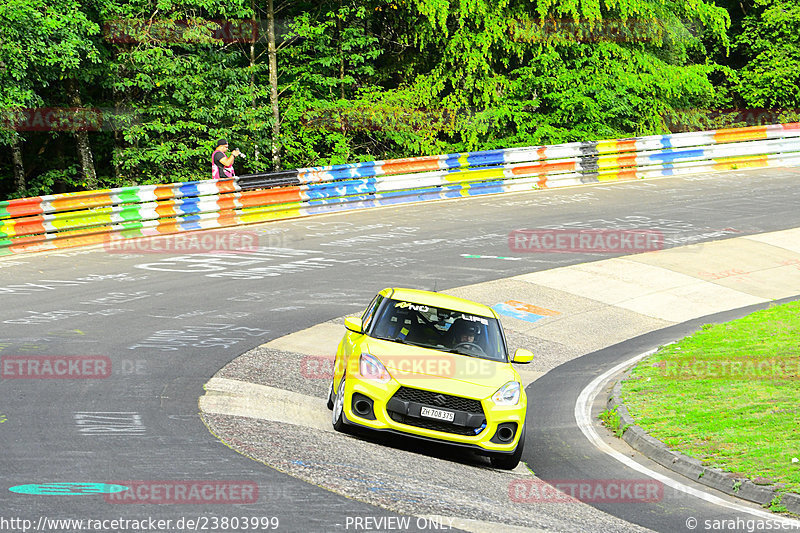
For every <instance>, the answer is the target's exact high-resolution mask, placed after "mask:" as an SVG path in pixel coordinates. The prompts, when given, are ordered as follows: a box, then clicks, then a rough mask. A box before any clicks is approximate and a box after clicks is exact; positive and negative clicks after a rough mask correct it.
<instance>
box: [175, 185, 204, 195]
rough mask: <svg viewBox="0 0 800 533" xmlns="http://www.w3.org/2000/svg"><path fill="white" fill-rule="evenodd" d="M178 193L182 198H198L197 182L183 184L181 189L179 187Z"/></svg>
mask: <svg viewBox="0 0 800 533" xmlns="http://www.w3.org/2000/svg"><path fill="white" fill-rule="evenodd" d="M178 191H179V192H180V194H181V196H197V194H198V193H199V191H198V187H197V182H196V181H190V182H187V183H181V185H180V187H178Z"/></svg>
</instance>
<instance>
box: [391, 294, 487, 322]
mask: <svg viewBox="0 0 800 533" xmlns="http://www.w3.org/2000/svg"><path fill="white" fill-rule="evenodd" d="M381 294H383V295H384V296H386V297H387V298H392V299H393V300H402V301H405V302H411V303H416V304H422V305H430V306H431V307H442V308H445V309H452V310H454V311H461V312H463V313H469V314H471V315H478V316H484V317H488V318H496V316H495V314H494V311H492V308H491V307H489V306H487V305H483V304H479V303H478V302H473V301H472V300H467V299H465V298H459V297H457V296H450V295H449V294H442V293H439V292H431V291H423V290H419V289H404V288H400V287H390V288H386V289H384V290H382V291H381Z"/></svg>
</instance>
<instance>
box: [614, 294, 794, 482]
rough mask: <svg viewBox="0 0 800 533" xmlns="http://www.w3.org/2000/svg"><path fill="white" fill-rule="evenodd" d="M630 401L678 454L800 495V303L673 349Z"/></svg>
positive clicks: (656, 359) (634, 376)
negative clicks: (793, 460)
mask: <svg viewBox="0 0 800 533" xmlns="http://www.w3.org/2000/svg"><path fill="white" fill-rule="evenodd" d="M622 398H623V401H624V402H625V405H626V407H627V408H628V411H629V412H630V414H631V416H633V417H634V418H635V419H636V422H637V424H638V425H639V426H641V427H642V428H643V429H644V430H645V431H647V432H648V433H649V434H650V435H652V436H653V437H655V438H657V439H659V440H661V441H662V442H664V443H665V444H666V445H667V446H668V447H669V448H671V449H673V450H676V451H679V452H681V453H684V454H686V455H689V456H692V457H696V458H697V459H699V460H701V461H702V462H703V464H704V465H707V466H710V467H716V468H720V469H723V470H726V471H729V472H733V473H735V474H737V475H740V476H743V477H746V478H749V479H750V480H752V481H753V482H754V483H757V484H771V483H782V484H785V490H788V491H792V492H798V493H800V461H798V462H792V459H793V458H795V459H800V301H798V302H792V303H788V304H784V305H780V306H773V307H770V308H769V309H765V310H763V311H758V312H756V313H753V314H751V315H748V316H746V317H743V318H741V319H739V320H735V321H733V322H728V323H726V324H716V325H711V324H706V325H704V326H703V327H702V328H701V329H700V330H699V331H697V332H696V333H695V334H693V335H691V336H689V337H686V338H684V339H682V340H681V341H679V342H677V343H675V344H671V345H668V346H663V347H662V348H661V349H660V350H659V351H658V352H657V353H655V354H653V355H652V356H650V357H648V358H647V359H644V360H643V361H641V362H640V363H639V364H638V365H637V366H636V368H635V369H634V370H633V372H632V373H631V377H630V379H629V380H627V381H625V382H624V383H623V385H622Z"/></svg>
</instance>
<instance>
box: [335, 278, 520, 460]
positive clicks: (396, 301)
mask: <svg viewBox="0 0 800 533" xmlns="http://www.w3.org/2000/svg"><path fill="white" fill-rule="evenodd" d="M344 323H345V328H346V332H345V335H344V338H343V339H342V341H341V342H340V343H339V347H338V349H337V351H336V361H335V364H334V375H333V379H332V381H331V387H330V390H329V392H328V408H329V409H332V410H333V427H334V429H336V430H337V431H347V429H348V427H349V426H360V427H363V428H368V429H372V430H378V431H389V432H397V433H402V434H404V435H412V436H414V437H418V438H423V439H432V440H436V441H445V442H449V443H452V444H457V445H461V446H467V447H470V448H473V449H474V450H476V451H478V452H479V453H481V454H483V455H488V456H489V458H490V460H491V462H492V465H494V466H495V467H497V468H504V469H513V468H514V467H516V466H517V464H519V460H520V457H521V456H522V450H523V445H524V442H525V410H526V406H527V400H526V397H525V391H524V389H523V388H522V382H521V380H520V377H519V374H518V373H517V371H516V370H515V369H514V368H513V367H512V366H511V363H512V362H513V363H529V362H530V361H531V360H532V359H533V353H531V352H530V351H528V350H525V349H519V350H517V351H516V352H515V353H514V356H513V357H511V358H509V356H508V352H507V349H506V340H505V335H504V334H503V328H502V326H501V325H500V320H499V317H498V315H497V314H496V313H495V312H494V310H492V308H490V307H487V306H485V305H482V304H479V303H476V302H472V301H469V300H465V299H463V298H456V297H454V296H447V295H444V294H439V293H435V292H428V291H421V290H414V289H399V288H389V289H384V290H382V291H381V292H380V293H378V295H377V296H376V297H375V299H373V300H372V303H370V304H369V307H367V310H366V311H365V312H364V314H363V315H362V316H361V318H354V317H350V318H346V319H345V321H344Z"/></svg>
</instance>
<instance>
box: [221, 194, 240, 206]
mask: <svg viewBox="0 0 800 533" xmlns="http://www.w3.org/2000/svg"><path fill="white" fill-rule="evenodd" d="M217 205H218V206H219V208H220V210H225V209H235V208H236V207H237V205H236V197H235V196H233V195H230V194H227V195H225V196H220V197H219V198H218V199H217Z"/></svg>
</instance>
